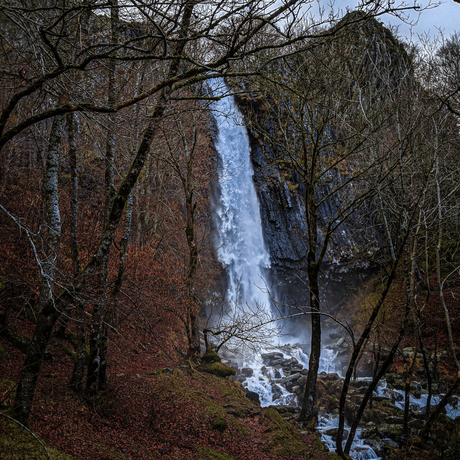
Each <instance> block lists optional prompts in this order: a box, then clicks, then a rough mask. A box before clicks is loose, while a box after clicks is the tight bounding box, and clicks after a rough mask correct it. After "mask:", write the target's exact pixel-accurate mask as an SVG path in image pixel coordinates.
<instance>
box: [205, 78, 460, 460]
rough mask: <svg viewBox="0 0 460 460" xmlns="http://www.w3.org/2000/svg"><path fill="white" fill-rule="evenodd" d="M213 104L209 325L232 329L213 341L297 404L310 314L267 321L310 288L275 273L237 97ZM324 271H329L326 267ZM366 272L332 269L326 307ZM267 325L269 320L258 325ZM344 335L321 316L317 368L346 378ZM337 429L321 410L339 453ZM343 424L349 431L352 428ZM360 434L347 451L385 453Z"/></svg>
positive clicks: (248, 379)
mask: <svg viewBox="0 0 460 460" xmlns="http://www.w3.org/2000/svg"><path fill="white" fill-rule="evenodd" d="M210 86H211V91H212V93H213V94H214V95H215V96H221V95H223V94H226V93H228V89H227V88H226V86H225V85H224V83H223V82H222V81H221V80H213V81H211V84H210ZM212 109H213V111H214V117H215V121H216V136H215V139H214V141H215V146H216V150H217V153H218V168H217V172H218V191H217V193H216V197H215V200H214V206H213V207H214V211H215V212H214V224H215V228H216V233H215V241H214V244H215V248H216V252H217V256H218V259H219V261H220V262H221V263H222V265H223V267H224V269H225V273H226V276H227V280H226V286H225V290H224V291H225V301H224V304H223V305H222V304H220V305H219V306H218V308H217V309H216V310H217V311H216V310H215V311H213V312H212V314H211V312H210V311H209V310H208V314H209V315H208V316H211V319H210V321H211V324H210V326H217V327H216V328H217V329H220V330H225V328H226V327H227V328H228V329H227V331H228V333H227V336H225V334H224V335H222V336H219V337H217V338H216V339H215V341H216V342H217V343H218V342H219V340H222V339H223V338H228V339H229V340H228V342H227V343H226V345H225V346H224V347H222V348H221V349H220V351H219V353H220V354H221V356H222V358H223V361H224V362H226V363H227V364H229V365H232V366H234V367H237V368H238V369H239V375H238V376H237V378H240V381H242V383H243V385H244V386H245V387H246V388H247V389H248V390H250V391H253V392H256V393H257V394H258V395H259V397H260V402H261V405H262V406H270V405H276V406H282V405H284V406H299V405H300V404H301V399H302V394H301V391H299V389H300V388H299V386H296V382H297V381H300V380H301V379H302V378H304V377H305V375H306V373H307V369H308V355H309V349H310V335H309V331H310V324H309V320H308V315H305V316H300V317H297V318H293V319H290V320H285V321H279V322H270V320H271V319H273V318H275V317H279V316H282V315H286V314H289V313H295V312H296V311H298V310H295V309H293V310H290V309H289V308H280V307H279V300H280V299H282V300H283V301H284V302H282V304H293V305H297V307H299V308H300V307H303V308H304V310H307V309H306V304H307V298H308V288H307V286H306V285H305V283H304V282H303V281H302V280H300V279H297V281H296V280H295V279H286V278H281V277H279V276H278V277H277V276H276V274H274V273H273V272H272V270H271V267H270V256H269V252H268V250H267V248H266V245H265V243H264V238H263V231H262V222H261V217H260V210H259V202H258V198H257V193H256V189H255V186H254V183H253V169H252V164H251V160H250V147H249V141H248V137H247V131H246V128H245V126H244V123H243V120H242V117H241V115H240V113H239V110H238V108H237V106H236V104H235V102H234V100H233V98H232V97H225V98H222V99H221V100H219V101H217V102H215V103H213V105H212ZM367 271H368V270H367ZM324 272H325V273H327V270H324ZM367 275H368V276H369V273H367ZM363 276H364V274H359V273H348V274H346V273H343V274H342V275H340V276H337V275H335V279H334V277H329V276H324V278H323V279H322V280H321V286H322V288H321V302H322V306H323V307H324V308H326V309H328V310H329V312H330V313H332V314H333V313H335V312H336V311H337V310H338V309H339V308H340V307H341V306H342V304H343V301H344V299H345V298H346V291H347V290H349V289H350V287H351V286H352V285H354V286H356V284H357V283H359V282H362V281H363ZM351 278H354V280H353V279H351ZM274 286H276V289H274V288H273V287H274ZM290 295H291V296H292V298H291V299H290V298H289V296H290ZM277 301H278V302H277ZM264 323H267V324H265V325H264V326H262V327H258V326H261V324H264ZM235 333H236V335H239V336H240V337H241V336H243V337H245V336H246V338H247V339H248V340H246V341H245V340H241V338H240V339H236V338H235V337H234V338H230V337H231V335H232V334H235ZM344 337H345V335H344V331H343V329H341V328H340V327H339V326H338V325H337V324H336V323H334V322H331V321H330V320H323V348H322V353H321V360H320V369H319V371H320V373H321V372H325V373H327V374H333V373H336V374H338V376H339V377H343V375H342V374H343V366H344V365H345V364H348V361H347V358H348V349H346V350H345V351H344V356H342V358H344V361H341V359H340V358H341V356H339V354H340V349H339V345H338V344H340V343H344V342H345V339H344ZM334 341H335V344H334V343H333V342H334ZM287 369H288V370H287ZM369 375H370V373H369ZM362 378H363V377H362ZM364 378H365V377H364ZM368 380H369V379H368ZM376 393H377V395H378V396H380V397H383V398H386V399H389V400H391V401H393V403H394V404H395V405H396V406H397V407H399V408H402V404H403V403H402V402H401V401H403V392H402V391H398V390H395V389H391V390H389V389H388V388H387V387H386V382H385V381H382V382H381V383H380V385H379V387H378V388H377V390H376ZM439 400H440V398H437V399H436V397H435V398H434V399H433V403H434V404H436V403H439ZM411 404H412V405H415V406H418V407H419V408H420V409H423V408H424V407H425V406H426V398H424V397H423V395H422V396H421V397H418V398H417V397H414V396H412V395H411ZM447 414H448V416H449V417H453V418H455V417H456V416H458V415H460V409H458V402H457V405H450V406H448V407H447ZM337 427H338V418H337V417H335V416H332V415H330V414H327V413H320V415H319V420H318V426H317V430H318V431H319V432H320V433H321V435H322V436H321V437H322V440H323V442H324V443H325V444H326V445H327V446H328V448H329V449H330V450H331V451H335V441H334V440H333V438H332V434H331V433H332V432H334V431H335V429H336V428H337ZM345 428H346V430H348V427H345ZM361 433H362V430H361V429H358V430H357V433H356V436H355V439H354V442H353V445H352V449H351V452H350V455H351V456H352V458H354V459H363V460H364V459H378V458H380V457H378V455H377V454H376V453H375V451H374V450H373V449H372V448H371V447H370V446H369V445H367V444H365V443H366V440H365V439H361Z"/></svg>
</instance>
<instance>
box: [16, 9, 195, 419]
mask: <svg viewBox="0 0 460 460" xmlns="http://www.w3.org/2000/svg"><path fill="white" fill-rule="evenodd" d="M194 6H195V2H194V1H193V0H190V1H188V2H187V4H186V7H185V8H184V13H183V17H182V21H181V23H182V24H181V37H184V39H183V40H180V41H178V42H177V43H176V47H175V49H174V51H175V52H174V53H173V55H175V56H180V55H181V54H182V52H183V50H184V47H185V44H186V39H185V37H186V35H187V32H188V29H189V26H190V20H191V17H192V13H193V8H194ZM180 62H181V59H180V58H179V57H178V58H177V59H175V60H173V61H172V62H171V64H170V67H169V72H168V75H167V78H168V80H169V79H171V78H173V77H174V76H176V75H177V74H178V72H179V69H180ZM169 92H170V88H165V89H164V90H162V92H161V93H160V95H159V98H158V100H157V103H156V105H155V107H154V109H153V112H152V115H151V117H150V122H149V124H148V126H147V128H146V129H145V130H144V132H143V134H142V140H141V142H140V145H139V148H138V150H137V152H136V155H135V157H134V158H133V161H132V162H131V165H130V167H129V170H128V172H127V173H126V175H125V177H124V179H123V181H122V182H121V184H120V185H119V187H118V190H117V192H116V194H115V196H114V198H113V200H112V205H111V208H110V212H109V214H108V216H107V219H106V221H105V223H104V227H103V229H102V236H101V238H100V240H99V243H98V245H97V247H96V249H95V251H94V253H93V255H92V256H91V258H90V259H89V261H88V263H87V264H86V265H85V266H84V268H83V269H82V271H81V274H80V276H79V277H78V280H77V281H76V282H75V283H73V284H72V285H70V286H69V287H68V289H65V290H64V292H63V293H62V295H61V296H59V298H57V299H56V300H55V302H54V304H53V303H52V302H50V303H48V304H47V305H46V306H45V307H44V308H43V309H42V312H41V314H40V318H41V321H39V322H38V324H37V327H36V329H35V331H34V335H33V337H32V341H31V345H30V347H29V351H28V353H27V355H26V359H25V362H24V366H23V370H22V371H21V376H20V381H19V384H18V390H17V392H16V399H15V404H14V414H15V417H16V418H17V419H18V420H20V421H22V422H23V423H24V424H26V425H27V424H28V423H29V414H30V410H31V408H32V400H33V397H34V393H35V386H36V382H37V376H38V373H39V372H40V369H41V364H42V361H43V356H44V354H45V350H46V346H47V344H48V341H49V338H50V337H51V333H52V330H53V328H54V326H55V324H56V321H57V320H58V318H59V308H62V306H63V305H64V304H65V303H66V302H69V301H71V300H72V297H73V295H74V293H78V292H81V291H82V290H83V288H84V286H85V284H86V283H85V279H86V278H87V277H88V276H91V275H94V274H95V272H96V271H97V270H98V269H100V267H101V264H102V259H103V258H104V256H105V254H106V253H107V252H108V251H109V250H110V247H111V245H112V242H113V239H114V237H115V232H116V231H117V229H118V227H119V225H120V221H121V219H122V216H123V212H124V209H125V207H126V204H127V202H128V200H129V196H130V194H131V191H132V189H133V187H134V186H135V185H136V183H137V180H138V179H139V175H140V173H141V172H142V169H143V167H144V164H145V161H146V160H147V157H148V154H149V152H150V145H151V143H152V140H153V138H154V136H155V134H156V133H157V130H158V124H159V122H160V120H161V119H162V118H163V115H164V112H165V110H166V105H167V103H168V97H169ZM56 118H57V117H56ZM61 127H62V121H61Z"/></svg>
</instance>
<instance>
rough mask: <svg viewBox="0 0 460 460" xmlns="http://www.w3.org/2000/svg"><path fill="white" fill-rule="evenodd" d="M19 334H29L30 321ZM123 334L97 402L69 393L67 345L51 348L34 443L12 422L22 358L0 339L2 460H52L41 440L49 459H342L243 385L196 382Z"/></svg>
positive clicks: (172, 359)
mask: <svg viewBox="0 0 460 460" xmlns="http://www.w3.org/2000/svg"><path fill="white" fill-rule="evenodd" d="M18 326H19V327H18V329H19V330H21V332H22V333H23V334H30V333H31V332H32V330H31V328H30V325H27V323H26V322H25V321H22V322H18ZM28 329H30V330H28ZM126 329H127V330H125V331H124V332H122V333H120V334H119V335H118V336H114V338H113V340H112V341H111V345H110V350H109V363H110V368H109V376H108V389H107V391H105V392H103V394H101V395H100V397H99V398H97V400H93V401H90V400H88V399H87V398H86V397H85V395H84V393H81V394H78V393H75V392H73V391H72V390H71V389H69V387H68V381H69V378H70V375H71V372H72V369H73V359H72V358H71V357H70V356H69V355H68V354H67V353H68V351H69V341H68V340H66V339H62V338H57V337H53V338H52V340H51V343H50V345H49V347H48V350H49V351H50V352H51V354H52V359H51V360H49V361H46V362H45V363H44V365H43V369H42V372H41V374H40V376H39V379H38V386H37V392H36V397H35V399H34V405H33V410H32V413H31V417H30V420H31V423H30V425H31V430H32V431H33V433H34V435H35V436H36V437H37V438H36V437H35V436H32V435H31V434H28V433H27V432H26V431H25V430H24V429H23V428H20V427H19V426H18V425H17V424H15V423H14V422H13V421H12V420H11V419H9V418H8V410H9V407H10V406H11V404H12V400H13V397H14V391H15V387H16V382H17V381H18V376H19V371H20V369H21V366H22V362H23V359H24V354H23V353H22V352H21V351H19V350H18V349H17V348H15V347H14V346H12V345H11V343H10V342H9V341H7V340H5V339H4V338H3V337H0V343H1V344H2V345H3V348H4V351H5V354H6V356H3V357H2V358H3V359H2V358H0V363H1V364H0V403H1V404H2V406H1V409H2V412H1V415H0V458H1V459H5V460H7V459H8V460H9V459H35V458H37V459H41V458H43V459H45V458H47V456H46V452H45V449H44V447H43V446H42V445H41V444H40V443H39V441H38V440H41V441H42V442H43V444H44V445H46V447H47V449H48V450H49V453H50V456H51V458H52V459H69V458H71V459H119V460H124V459H202V460H213V459H217V460H219V459H220V460H231V459H239V460H249V459H260V460H263V459H267V460H269V459H274V458H286V459H288V458H310V459H318V460H323V459H331V458H334V457H336V456H335V454H329V453H327V452H325V451H324V446H323V444H322V443H321V442H320V441H319V439H318V438H317V437H316V436H315V435H313V434H301V432H300V430H299V429H298V427H297V426H296V425H295V422H288V421H285V420H284V419H283V418H281V416H280V415H279V414H278V412H276V411H275V410H273V409H272V410H266V409H262V408H261V407H260V406H259V405H258V404H257V403H254V402H252V401H250V400H249V399H248V398H246V396H245V393H244V392H243V389H242V386H241V384H239V383H237V382H232V381H230V380H227V379H224V378H221V377H217V376H215V375H211V374H206V373H202V372H198V371H197V370H194V369H193V366H192V367H191V365H190V363H189V362H187V361H185V360H184V359H183V358H181V354H180V353H175V352H174V351H171V350H165V349H162V348H161V347H159V346H158V345H153V344H151V343H148V342H146V340H145V336H144V335H143V334H142V333H141V332H139V331H137V330H136V328H131V327H129V326H128V327H127V328H126ZM66 351H67V353H66ZM3 414H4V415H3Z"/></svg>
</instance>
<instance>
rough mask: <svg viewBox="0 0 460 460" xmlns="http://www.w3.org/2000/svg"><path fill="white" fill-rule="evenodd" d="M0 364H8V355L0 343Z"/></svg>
mask: <svg viewBox="0 0 460 460" xmlns="http://www.w3.org/2000/svg"><path fill="white" fill-rule="evenodd" d="M0 363H3V364H8V353H7V352H6V350H5V347H4V346H3V345H2V344H1V343H0Z"/></svg>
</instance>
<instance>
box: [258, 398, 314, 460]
mask: <svg viewBox="0 0 460 460" xmlns="http://www.w3.org/2000/svg"><path fill="white" fill-rule="evenodd" d="M261 423H264V424H265V425H267V431H268V432H269V439H270V441H269V443H268V445H267V446H266V447H265V448H264V450H267V451H271V452H273V453H274V454H275V455H278V456H281V457H291V458H309V457H310V451H309V450H308V448H307V447H306V446H305V444H304V443H303V441H302V435H301V434H300V432H299V431H298V430H297V429H296V428H295V427H294V426H293V425H292V424H291V423H289V422H287V421H286V420H284V419H283V417H281V415H280V414H279V413H278V411H277V410H276V409H274V408H272V407H270V408H269V409H268V410H267V411H266V413H265V414H264V416H263V417H262V418H261Z"/></svg>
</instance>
